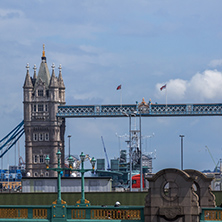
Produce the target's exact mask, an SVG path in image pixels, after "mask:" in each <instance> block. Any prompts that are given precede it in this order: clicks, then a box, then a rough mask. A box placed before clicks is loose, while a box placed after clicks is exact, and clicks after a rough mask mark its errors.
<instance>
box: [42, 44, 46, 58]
mask: <svg viewBox="0 0 222 222" xmlns="http://www.w3.org/2000/svg"><path fill="white" fill-rule="evenodd" d="M42 60H45V61H46V56H45V44H43V50H42Z"/></svg>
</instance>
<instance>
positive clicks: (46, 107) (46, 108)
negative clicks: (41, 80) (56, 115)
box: [45, 104, 48, 112]
mask: <svg viewBox="0 0 222 222" xmlns="http://www.w3.org/2000/svg"><path fill="white" fill-rule="evenodd" d="M45 111H46V112H48V105H47V104H45Z"/></svg>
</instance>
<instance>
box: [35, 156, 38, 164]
mask: <svg viewBox="0 0 222 222" xmlns="http://www.w3.org/2000/svg"><path fill="white" fill-rule="evenodd" d="M34 163H38V155H35V156H34Z"/></svg>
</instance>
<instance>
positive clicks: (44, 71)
mask: <svg viewBox="0 0 222 222" xmlns="http://www.w3.org/2000/svg"><path fill="white" fill-rule="evenodd" d="M40 79H41V81H42V82H44V83H45V86H46V88H48V86H49V83H50V73H49V69H48V66H47V63H46V57H45V44H43V51H42V62H41V64H40V67H39V72H38V76H37V79H36V83H38V82H39V81H40ZM35 87H36V84H35Z"/></svg>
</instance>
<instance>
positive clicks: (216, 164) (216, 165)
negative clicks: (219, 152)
mask: <svg viewBox="0 0 222 222" xmlns="http://www.w3.org/2000/svg"><path fill="white" fill-rule="evenodd" d="M205 147H206V149H207V151H208V153H209V154H210V156H211V159H212V160H213V162H214V165H215V169H214V171H215V172H217V167H218V164H219V162H220V161H218V163H216V162H215V160H214V158H213V156H212V154H211V152H210V149H209V148H208V146H205Z"/></svg>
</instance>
